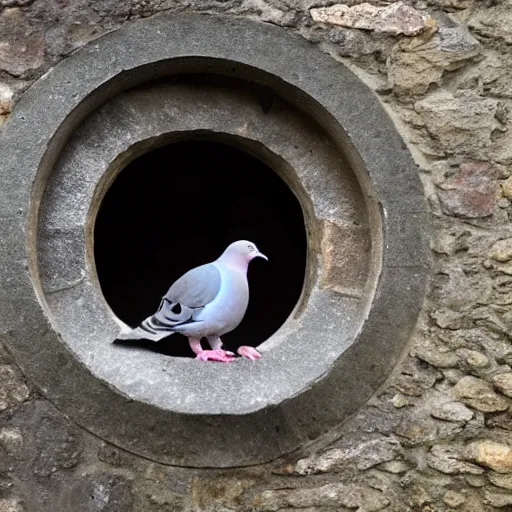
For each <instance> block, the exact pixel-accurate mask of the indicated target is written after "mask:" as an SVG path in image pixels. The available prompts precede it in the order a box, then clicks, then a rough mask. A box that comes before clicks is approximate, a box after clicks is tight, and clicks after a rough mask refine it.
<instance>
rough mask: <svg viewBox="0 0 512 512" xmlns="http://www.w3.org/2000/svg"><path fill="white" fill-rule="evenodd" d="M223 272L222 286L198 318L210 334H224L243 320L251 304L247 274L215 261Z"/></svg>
mask: <svg viewBox="0 0 512 512" xmlns="http://www.w3.org/2000/svg"><path fill="white" fill-rule="evenodd" d="M213 264H214V265H215V266H216V267H217V268H218V269H219V271H220V273H221V286H220V289H219V293H218V294H217V296H216V297H215V299H214V300H213V301H212V302H210V304H208V305H206V306H205V307H204V309H203V310H202V311H201V313H200V314H199V315H198V316H197V318H196V320H202V321H203V322H204V324H203V325H204V327H205V328H207V330H208V334H216V335H218V336H222V335H223V334H226V333H227V332H230V331H232V330H233V329H235V328H236V327H237V326H238V324H239V323H240V322H241V321H242V319H243V317H244V315H245V312H246V310H247V305H248V304H249V286H248V284H247V274H246V272H244V271H243V270H242V271H240V270H238V269H234V268H233V267H231V266H229V265H226V264H224V263H221V262H214V263H213Z"/></svg>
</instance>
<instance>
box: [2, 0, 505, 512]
mask: <svg viewBox="0 0 512 512" xmlns="http://www.w3.org/2000/svg"><path fill="white" fill-rule="evenodd" d="M391 3H392V2H377V1H374V2H373V5H374V6H376V7H377V8H378V9H377V10H376V11H374V12H372V13H371V15H369V14H368V8H365V7H362V6H361V5H359V4H361V2H359V1H357V0H353V1H351V0H349V1H348V2H346V4H345V5H346V6H348V8H346V9H341V8H339V7H338V8H337V9H326V10H323V9H322V7H329V6H333V4H334V6H336V4H335V3H334V2H332V0H331V1H330V0H217V1H215V0H212V1H210V0H133V1H130V0H99V1H96V0H94V1H93V0H34V1H31V0H1V2H0V5H1V7H0V124H1V123H3V122H4V121H5V120H6V119H7V118H8V117H9V114H10V112H11V111H12V110H13V109H15V108H16V100H17V99H18V98H19V97H20V96H21V95H22V94H23V92H24V91H25V90H26V89H27V88H29V87H30V85H31V84H32V83H33V82H34V81H35V80H37V79H38V78H39V77H41V76H43V75H44V74H45V73H46V72H47V71H48V70H49V69H51V67H52V66H54V65H55V64H56V63H58V62H59V61H61V60H62V59H65V58H66V56H68V55H70V54H71V53H72V52H73V51H75V50H76V49H78V48H80V47H82V46H83V45H85V44H86V43H88V42H90V41H92V40H94V39H95V38H97V37H100V36H101V35H103V34H105V33H106V32H108V31H112V30H115V29H117V28H118V27H120V26H121V25H123V24H125V23H130V21H132V20H135V19H138V18H144V17H149V16H153V15H156V14H157V13H159V12H163V11H167V12H169V11H171V12H172V11H176V12H178V11H187V10H189V11H201V12H215V13H224V14H226V15H227V16H244V17H249V18H253V19H259V20H261V21H262V22H265V23H271V24H275V25H279V26H282V27H284V28H285V29H286V30H289V31H294V32H299V33H300V34H301V35H302V36H303V37H304V38H306V39H308V40H309V41H311V42H312V43H313V44H315V45H318V46H319V47H321V48H322V50H324V51H325V52H328V53H329V54H330V55H331V56H332V58H333V59H336V60H339V61H342V62H344V63H345V64H346V65H348V66H349V67H350V68H351V69H352V70H353V71H354V72H355V73H356V74H357V75H358V76H359V77H360V78H361V80H363V81H364V82H365V83H366V84H367V85H369V86H370V87H371V88H372V89H373V90H374V91H375V93H376V94H377V95H378V96H379V98H380V100H381V102H382V103H383V104H384V105H385V107H386V109H387V111H388V112H389V114H390V115H391V116H392V118H393V119H394V121H395V123H396V125H397V126H398V128H399V130H400V132H401V134H402V136H403V137H404V139H405V140H406V141H407V142H408V145H409V148H410V151H411V152H412V153H413V156H414V158H415V160H416V163H417V164H418V172H419V174H420V177H421V180H422V182H423V185H424V190H425V196H426V198H427V202H428V206H429V209H430V211H431V217H432V223H433V231H432V233H431V249H432V258H433V270H432V278H431V282H430V289H429V293H428V296H427V298H426V300H425V303H424V308H423V313H422V315H421V317H420V319H419V322H418V325H417V328H416V331H415V334H414V336H413V337H412V339H411V342H410V346H409V348H408V351H407V353H406V354H404V357H403V360H402V362H401V364H400V365H399V366H398V367H397V368H395V369H394V371H393V372H392V374H391V376H390V377H389V379H388V380H387V382H386V384H385V385H384V386H382V388H381V389H380V391H379V392H378V393H377V394H376V395H375V396H374V397H373V399H372V400H371V401H370V402H369V403H368V404H367V405H366V406H365V407H364V408H362V409H361V410H360V412H359V413H358V414H357V415H355V416H354V417H352V418H351V419H350V420H348V421H347V422H346V423H345V424H343V425H341V426H340V427H339V429H338V431H337V432H333V433H332V435H331V436H330V438H329V439H326V438H323V439H321V440H320V441H316V442H313V443H312V444H311V445H310V446H307V447H304V449H303V450H302V451H301V452H300V453H295V454H292V455H290V456H288V457H286V458H284V459H281V460H278V461H275V462H274V463H270V464H268V465H262V466H254V467H249V468H243V469H231V470H207V469H201V470H199V469H191V468H179V467H170V466H164V465H161V464H157V463H154V462H152V461H149V460H145V459H142V458H139V457H137V456H134V455H132V454H130V453H127V452H124V451H122V450H121V449H118V448H116V447H114V446H111V445H108V444H106V443H105V442H103V441H101V440H99V439H98V438H96V437H95V436H93V435H92V434H90V433H88V432H87V431H85V430H83V429H81V428H79V427H78V426H77V425H76V424H74V423H73V422H72V421H71V420H69V419H68V418H66V417H65V416H64V415H63V414H61V413H60V412H59V411H58V410H57V409H55V407H53V405H52V404H51V403H49V402H48V401H46V400H45V399H44V398H42V396H41V395H40V394H39V392H38V390H37V389H35V388H34V387H33V386H32V385H31V383H30V382H27V381H26V380H25V379H24V377H23V375H22V374H21V372H20V371H19V369H18V368H17V366H16V364H15V362H14V360H13V359H12V358H11V356H10V355H9V352H8V350H7V349H5V348H2V345H0V512H22V511H25V512H46V511H48V512H50V511H57V510H58V511H60V510H62V511H77V512H78V511H80V512H81V511H84V512H85V511H90V512H93V511H98V512H99V511H104V512H107V511H109V512H114V511H122V512H129V511H132V510H133V511H144V512H153V511H154V512H157V511H162V512H163V511H181V510H183V511H188V512H192V511H211V512H214V511H217V512H234V511H244V512H249V511H282V512H284V511H288V512H291V511H294V510H301V511H304V512H305V511H308V512H313V511H315V512H327V511H331V510H336V511H355V510H357V511H359V512H373V511H379V510H388V511H423V512H434V511H436V512H441V511H445V510H460V511H467V512H470V511H475V512H477V511H491V510H512V417H511V412H510V411H512V409H510V406H511V401H510V398H511V397H512V344H511V339H510V338H511V335H512V309H511V304H512V227H511V224H510V217H511V216H512V205H511V198H512V132H511V131H510V129H509V128H510V107H511V106H512V53H511V51H510V49H511V45H512V29H511V28H510V27H511V26H512V2H511V1H509V0H417V1H415V0H409V1H407V2H404V3H403V4H400V5H399V3H398V2H397V3H395V6H394V7H397V9H396V10H395V11H394V12H393V13H392V14H391V15H388V16H386V15H385V14H386V12H389V10H388V11H384V10H383V9H384V8H386V6H389V4H391ZM404 5H406V6H409V7H410V9H408V8H407V7H404ZM388 9H389V8H388ZM340 20H341V21H340ZM339 23H342V24H343V25H344V26H340V25H339ZM355 27H362V28H355ZM49 107H50V108H51V106H49ZM41 122H44V120H41ZM34 343H37V340H34ZM148 435H150V434H148Z"/></svg>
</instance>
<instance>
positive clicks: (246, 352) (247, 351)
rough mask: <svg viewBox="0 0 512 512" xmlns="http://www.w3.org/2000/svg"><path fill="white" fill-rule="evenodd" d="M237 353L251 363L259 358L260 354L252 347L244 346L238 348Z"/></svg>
mask: <svg viewBox="0 0 512 512" xmlns="http://www.w3.org/2000/svg"><path fill="white" fill-rule="evenodd" d="M237 352H238V354H239V355H241V356H242V357H245V358H246V359H250V360H251V361H254V360H256V359H260V358H261V354H260V353H259V352H258V351H257V350H256V349H255V348H254V347H247V346H245V345H244V346H243V347H239V348H238V350H237Z"/></svg>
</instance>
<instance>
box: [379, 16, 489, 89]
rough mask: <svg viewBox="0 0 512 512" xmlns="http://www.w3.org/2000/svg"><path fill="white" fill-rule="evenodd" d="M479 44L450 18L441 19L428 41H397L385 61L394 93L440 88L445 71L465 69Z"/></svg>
mask: <svg viewBox="0 0 512 512" xmlns="http://www.w3.org/2000/svg"><path fill="white" fill-rule="evenodd" d="M480 51H481V45H480V43H479V42H478V41H477V40H476V39H475V38H474V37H473V36H472V35H471V33H470V32H469V30H468V29H467V27H466V26H465V25H464V24H462V23H461V22H460V21H458V20H457V18H455V17H453V16H445V17H442V18H441V23H440V25H439V29H438V32H437V33H436V35H435V36H434V37H432V38H430V39H426V38H424V37H415V38H413V39H411V40H404V41H400V42H398V43H397V44H396V45H395V46H394V48H393V51H392V53H391V57H390V58H389V60H388V77H389V80H390V85H391V87H393V90H394V91H395V94H397V95H402V94H404V95H405V94H424V93H426V92H427V91H428V90H429V88H430V87H431V86H432V85H433V84H436V85H440V84H441V81H442V80H441V79H442V77H443V75H444V74H445V73H446V72H449V71H454V70H457V69H459V68H462V67H464V66H465V65H467V64H468V63H470V62H471V61H474V60H475V58H476V57H477V56H478V55H479V54H480Z"/></svg>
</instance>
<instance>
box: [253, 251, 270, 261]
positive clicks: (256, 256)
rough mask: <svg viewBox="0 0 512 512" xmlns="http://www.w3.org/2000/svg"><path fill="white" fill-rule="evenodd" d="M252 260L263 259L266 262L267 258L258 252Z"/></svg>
mask: <svg viewBox="0 0 512 512" xmlns="http://www.w3.org/2000/svg"><path fill="white" fill-rule="evenodd" d="M254 258H263V259H264V260H267V261H268V258H267V257H266V256H265V255H264V254H263V253H261V252H259V251H258V252H257V253H256V254H255V255H254Z"/></svg>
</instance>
